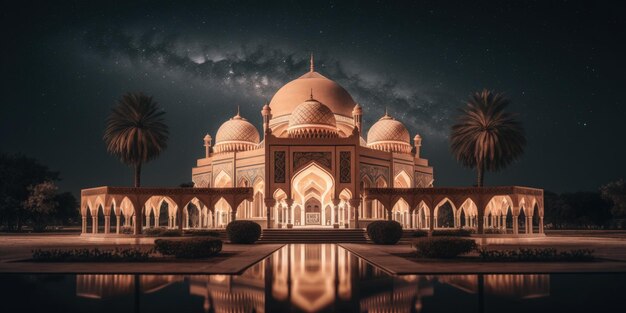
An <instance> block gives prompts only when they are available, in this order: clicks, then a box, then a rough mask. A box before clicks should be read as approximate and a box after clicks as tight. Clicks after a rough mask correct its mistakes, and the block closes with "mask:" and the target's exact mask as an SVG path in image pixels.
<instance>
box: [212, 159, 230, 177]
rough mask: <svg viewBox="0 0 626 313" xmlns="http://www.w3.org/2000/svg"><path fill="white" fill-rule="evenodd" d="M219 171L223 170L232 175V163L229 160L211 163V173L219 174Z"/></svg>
mask: <svg viewBox="0 0 626 313" xmlns="http://www.w3.org/2000/svg"><path fill="white" fill-rule="evenodd" d="M221 171H224V173H226V174H227V175H228V176H229V177H231V178H232V177H233V164H232V163H231V162H226V163H219V164H213V173H215V175H217V174H219V173H220V172H221Z"/></svg>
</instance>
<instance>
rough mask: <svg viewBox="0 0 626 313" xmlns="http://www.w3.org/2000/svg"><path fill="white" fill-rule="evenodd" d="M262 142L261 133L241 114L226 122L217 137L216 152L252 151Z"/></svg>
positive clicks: (218, 131)
mask: <svg viewBox="0 0 626 313" xmlns="http://www.w3.org/2000/svg"><path fill="white" fill-rule="evenodd" d="M259 141H260V136H259V131H258V130H257V129H256V127H254V125H252V124H251V123H250V122H248V120H246V119H245V118H243V117H241V116H240V115H239V113H237V115H235V116H234V117H233V118H231V119H230V120H228V121H226V122H225V123H224V124H222V126H220V128H219V129H218V130H217V134H216V135H215V148H214V150H215V152H218V153H219V152H231V151H245V150H252V149H255V148H256V147H257V145H258V144H259Z"/></svg>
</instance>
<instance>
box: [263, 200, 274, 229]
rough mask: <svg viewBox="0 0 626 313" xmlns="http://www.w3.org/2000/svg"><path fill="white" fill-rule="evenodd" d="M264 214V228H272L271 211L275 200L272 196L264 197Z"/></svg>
mask: <svg viewBox="0 0 626 313" xmlns="http://www.w3.org/2000/svg"><path fill="white" fill-rule="evenodd" d="M264 200H265V215H266V218H267V225H265V227H266V228H272V224H271V212H272V208H273V207H274V205H276V200H274V198H265V199H264Z"/></svg>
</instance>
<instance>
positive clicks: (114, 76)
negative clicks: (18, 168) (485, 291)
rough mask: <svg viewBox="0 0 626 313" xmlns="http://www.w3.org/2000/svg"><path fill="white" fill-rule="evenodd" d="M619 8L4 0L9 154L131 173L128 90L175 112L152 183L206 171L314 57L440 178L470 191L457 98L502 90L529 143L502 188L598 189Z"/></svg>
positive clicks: (618, 155)
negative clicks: (417, 149)
mask: <svg viewBox="0 0 626 313" xmlns="http://www.w3.org/2000/svg"><path fill="white" fill-rule="evenodd" d="M619 5H620V4H619V3H612V2H606V3H598V2H594V3H587V2H583V1H573V2H570V1H558V2H557V1H554V2H549V3H544V2H534V1H518V2H506V3H497V2H494V3H493V4H491V3H489V2H481V3H479V4H469V3H465V2H458V3H456V4H452V3H447V4H441V3H438V2H420V3H409V2H407V3H401V4H395V5H386V4H385V3H380V4H372V3H367V4H364V3H360V2H351V3H348V4H345V3H344V2H342V3H333V2H315V3H301V2H298V1H288V2H283V3H280V4H276V3H271V4H267V3H264V4H258V3H256V2H252V1H250V2H239V3H237V4H230V3H227V2H210V3H203V2H198V3H195V4H194V3H176V4H154V3H153V2H135V3H132V4H127V3H118V4H109V5H107V3H105V2H102V3H98V4H94V3H82V2H79V1H68V2H64V3H62V4H51V3H46V2H42V3H36V2H35V3H29V5H27V6H24V5H22V6H23V7H18V6H19V4H16V3H13V4H9V5H6V9H5V10H4V11H3V12H2V15H3V18H2V20H3V21H2V24H3V25H2V26H3V27H2V33H3V35H4V36H3V37H4V38H5V49H4V50H3V52H2V54H3V57H2V61H1V62H2V68H3V73H4V74H5V75H3V78H2V79H3V81H4V83H3V84H2V85H3V86H4V88H5V89H4V95H5V97H6V98H5V102H4V104H3V108H4V112H3V114H2V115H0V133H1V134H2V136H1V137H2V146H0V151H1V152H6V153H23V154H25V155H27V156H29V157H33V158H36V159H38V160H39V161H40V162H41V163H43V164H45V165H47V166H49V167H50V168H51V169H52V170H58V171H60V173H61V177H62V181H61V182H60V186H61V189H63V190H68V191H72V192H74V193H75V194H77V193H78V192H79V191H80V189H82V188H89V187H95V186H101V185H125V186H126V185H131V184H132V171H131V169H130V168H128V167H126V166H124V165H122V164H121V163H120V162H119V161H118V160H116V159H115V158H114V157H113V156H110V155H109V154H107V152H106V148H105V144H104V142H103V140H102V133H103V130H104V121H105V119H106V117H107V116H108V114H109V112H110V109H111V107H112V106H113V105H114V104H115V103H116V101H117V100H118V99H119V98H120V96H121V95H122V94H123V93H125V92H127V91H143V92H145V93H146V94H149V95H152V96H154V98H155V99H156V101H157V102H158V103H159V104H160V106H162V107H163V108H164V109H165V110H166V111H167V114H166V120H167V122H168V124H169V126H170V131H171V136H170V140H169V148H168V150H166V152H165V153H164V154H163V155H161V157H159V159H157V160H156V161H153V162H151V163H148V164H147V165H145V166H144V170H143V178H142V181H143V182H144V184H145V185H146V186H155V185H159V186H177V185H179V184H180V183H183V182H188V181H191V168H192V167H193V166H194V165H195V160H196V159H197V158H200V157H202V156H203V153H204V148H203V146H202V138H203V137H204V135H205V134H206V133H209V134H210V135H211V136H214V135H215V132H216V130H217V128H218V127H219V126H220V124H221V123H223V122H224V121H226V120H227V119H229V118H230V117H232V116H233V115H234V114H235V112H236V108H237V105H240V106H241V111H242V115H243V116H244V117H246V118H248V119H249V120H251V121H252V122H253V124H254V125H255V126H257V128H259V129H260V125H261V115H260V110H261V107H262V105H263V104H264V103H265V102H266V101H269V100H270V99H271V96H272V95H273V94H274V92H276V90H277V89H278V88H279V87H280V86H282V85H283V84H285V83H287V82H289V81H290V80H292V79H295V78H297V77H298V76H300V75H301V74H302V73H304V72H306V71H307V69H308V58H309V54H310V53H311V52H312V53H314V54H315V59H316V69H317V71H319V72H320V73H321V74H323V75H326V76H327V77H329V78H331V79H334V80H336V81H337V82H338V83H340V84H341V85H342V86H343V87H344V88H346V89H347V90H348V91H349V92H350V93H351V94H352V96H353V97H354V99H355V100H356V101H357V102H358V103H360V104H361V105H362V106H363V109H364V124H365V125H364V134H366V132H367V130H368V129H369V127H370V126H371V124H372V123H373V122H374V121H376V120H377V119H378V118H379V117H380V116H381V115H382V114H383V112H384V110H385V108H386V107H387V108H389V111H390V113H391V114H392V115H393V116H394V117H396V118H398V119H399V120H401V121H402V122H403V123H404V124H405V125H406V126H407V128H408V129H409V131H410V133H411V137H412V136H413V135H415V134H416V133H419V134H420V135H421V136H422V138H423V145H422V153H421V154H422V156H423V157H425V158H427V159H429V162H430V164H431V165H432V166H434V171H435V186H470V185H472V184H474V183H475V173H474V171H472V170H469V169H465V168H462V167H461V166H460V165H459V164H458V163H457V162H456V161H455V160H454V159H453V157H452V155H451V153H450V150H449V147H448V141H447V136H448V133H449V128H450V125H451V124H452V123H453V122H454V117H455V116H456V114H458V112H457V108H459V107H461V106H462V105H463V103H464V101H465V100H466V99H467V98H468V96H469V95H470V93H472V92H475V91H479V90H482V89H483V88H487V89H493V90H496V91H501V92H505V93H506V95H507V96H508V97H509V98H510V99H511V102H512V105H511V106H510V107H509V110H510V111H513V112H517V113H519V118H520V120H521V121H522V123H523V124H524V127H525V129H526V134H527V139H528V145H527V147H526V152H525V154H524V155H523V156H522V158H521V159H520V160H519V161H517V162H516V163H515V164H513V165H512V166H510V167H509V168H506V169H505V170H504V171H502V172H499V173H495V174H494V173H487V174H486V179H485V183H486V185H487V186H489V185H523V186H531V187H538V188H544V189H546V190H549V191H554V192H574V191H596V190H597V188H598V187H599V186H600V185H603V184H606V183H608V182H609V181H613V180H616V179H618V178H623V177H624V173H626V163H625V162H623V155H624V153H625V152H626V149H625V148H624V145H623V144H620V142H623V139H622V138H621V136H620V135H622V134H624V130H623V129H622V127H621V125H622V123H623V120H622V119H623V118H624V117H625V116H626V109H625V104H624V100H623V97H620V96H619V95H618V92H620V91H622V90H623V89H624V88H623V87H624V79H623V73H624V70H625V69H626V66H625V65H626V64H625V61H624V58H623V55H626V43H625V42H624V41H623V40H622V39H621V37H622V36H620V35H622V34H623V33H624V30H625V29H626V28H625V27H624V26H625V25H624V24H625V22H624V18H623V16H622V15H623V13H622V12H623V8H621V7H619Z"/></svg>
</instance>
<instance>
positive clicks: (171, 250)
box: [154, 238, 222, 259]
mask: <svg viewBox="0 0 626 313" xmlns="http://www.w3.org/2000/svg"><path fill="white" fill-rule="evenodd" d="M154 250H155V251H156V252H159V253H161V254H163V255H173V256H175V257H176V258H182V259H199V258H208V257H211V256H214V255H216V254H218V253H219V252H220V251H222V241H221V240H219V239H213V238H192V239H157V240H155V241H154Z"/></svg>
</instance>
